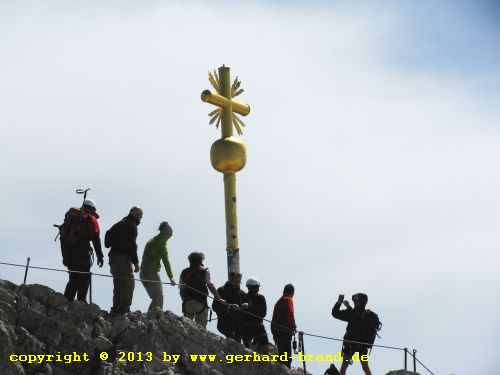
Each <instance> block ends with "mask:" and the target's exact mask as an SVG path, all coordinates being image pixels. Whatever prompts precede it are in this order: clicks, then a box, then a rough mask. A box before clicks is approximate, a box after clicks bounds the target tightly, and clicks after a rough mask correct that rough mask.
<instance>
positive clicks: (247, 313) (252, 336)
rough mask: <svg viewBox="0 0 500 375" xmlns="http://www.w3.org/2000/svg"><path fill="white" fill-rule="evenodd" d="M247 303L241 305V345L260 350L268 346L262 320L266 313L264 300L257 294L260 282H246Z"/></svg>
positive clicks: (250, 279)
mask: <svg viewBox="0 0 500 375" xmlns="http://www.w3.org/2000/svg"><path fill="white" fill-rule="evenodd" d="M246 286H247V289H248V293H247V302H245V303H243V304H242V308H243V314H242V338H243V344H244V345H245V346H246V347H247V348H250V347H251V346H252V345H253V346H254V347H255V348H262V347H263V346H264V345H267V344H269V340H268V338H267V333H266V329H265V327H264V323H263V319H264V317H265V316H266V313H267V305H266V298H265V297H264V296H263V295H262V294H259V288H260V282H259V281H258V280H257V279H255V278H253V277H251V278H249V279H248V280H247V282H246Z"/></svg>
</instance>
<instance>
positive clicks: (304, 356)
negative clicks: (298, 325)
mask: <svg viewBox="0 0 500 375" xmlns="http://www.w3.org/2000/svg"><path fill="white" fill-rule="evenodd" d="M299 346H300V351H301V352H302V366H303V367H304V375H305V374H307V372H306V349H305V348H304V332H302V331H299Z"/></svg>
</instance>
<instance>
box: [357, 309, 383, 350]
mask: <svg viewBox="0 0 500 375" xmlns="http://www.w3.org/2000/svg"><path fill="white" fill-rule="evenodd" d="M361 321H362V322H363V333H362V335H363V338H362V340H361V341H363V342H367V343H369V344H370V345H369V346H368V347H369V348H371V347H372V346H373V343H374V342H375V338H376V337H377V336H378V332H379V331H380V330H381V329H382V322H381V321H380V319H379V318H378V315H377V314H375V313H374V312H373V311H371V310H366V311H365V312H364V313H363V315H362V319H361Z"/></svg>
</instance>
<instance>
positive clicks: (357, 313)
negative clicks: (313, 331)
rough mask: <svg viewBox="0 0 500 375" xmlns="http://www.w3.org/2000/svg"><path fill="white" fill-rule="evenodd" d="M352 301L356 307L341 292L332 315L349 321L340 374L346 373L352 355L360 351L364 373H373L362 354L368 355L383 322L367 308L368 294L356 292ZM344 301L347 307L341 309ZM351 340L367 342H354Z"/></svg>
mask: <svg viewBox="0 0 500 375" xmlns="http://www.w3.org/2000/svg"><path fill="white" fill-rule="evenodd" d="M352 301H353V302H354V308H352V307H351V305H350V304H349V301H344V295H342V294H341V295H339V297H338V299H337V302H336V303H335V305H334V306H333V309H332V316H333V317H334V318H336V319H339V320H342V321H344V322H347V328H346V333H345V335H344V342H343V345H342V358H343V361H342V366H341V368H340V374H341V375H345V373H346V371H347V367H348V366H349V364H350V363H351V359H352V356H353V355H354V354H356V353H358V355H359V357H360V362H361V367H362V369H363V371H364V373H365V374H366V375H371V371H370V367H369V366H368V361H367V360H362V359H363V358H362V356H363V355H365V356H367V355H368V349H369V348H371V346H372V345H373V342H374V340H375V337H376V335H377V331H378V330H379V329H380V326H381V323H380V321H379V319H378V316H377V314H375V313H374V312H372V311H370V310H367V309H366V304H367V303H368V296H367V295H366V294H364V293H357V294H354V295H353V296H352ZM342 303H344V305H345V307H346V308H345V309H344V310H340V307H341V305H342ZM351 341H357V342H361V343H366V344H360V343H354V342H351ZM365 358H366V357H365ZM366 359H367V358H366Z"/></svg>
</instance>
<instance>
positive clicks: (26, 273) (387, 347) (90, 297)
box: [0, 257, 434, 375]
mask: <svg viewBox="0 0 500 375" xmlns="http://www.w3.org/2000/svg"><path fill="white" fill-rule="evenodd" d="M30 260H31V259H30V258H29V257H28V258H27V261H26V264H17V263H8V262H0V265H5V266H12V267H22V268H25V272H24V280H23V284H26V280H27V277H28V270H29V269H30V268H32V269H38V270H44V271H54V272H66V273H80V274H89V275H90V288H89V302H90V303H92V276H99V277H107V278H112V279H113V278H114V277H113V275H109V274H102V273H95V272H85V271H73V270H72V271H70V270H64V269H59V268H51V267H39V266H32V265H30ZM133 280H135V281H141V282H144V281H145V282H150V283H159V284H162V285H168V286H176V284H174V283H171V282H164V281H158V280H148V279H136V278H133ZM178 285H179V286H182V287H185V288H189V289H191V290H192V291H193V292H195V293H200V294H203V295H205V294H204V293H202V292H200V291H199V290H197V289H195V288H192V287H191V286H189V285H187V284H184V283H181V282H179V284H178ZM207 298H210V299H212V300H216V298H215V297H213V296H211V295H208V296H207ZM218 302H219V303H222V304H223V305H227V306H230V304H228V303H225V302H222V301H218ZM239 312H240V313H242V314H244V315H247V316H251V317H253V318H257V319H262V320H263V321H265V322H267V323H270V324H273V325H274V326H276V327H278V328H280V330H283V331H288V332H290V333H292V334H295V332H293V331H292V330H290V328H289V327H285V326H281V325H279V324H276V323H273V322H272V321H271V320H269V319H266V318H263V317H261V316H258V315H255V314H252V313H250V312H248V311H245V310H242V309H240V310H239ZM213 320H215V319H213ZM298 333H299V341H300V343H301V347H302V348H304V342H303V337H304V336H309V337H314V338H319V339H323V340H331V341H340V342H344V343H349V344H358V345H366V346H369V347H377V348H382V349H390V350H399V351H403V352H404V369H405V370H408V354H409V355H410V356H411V357H412V359H413V372H416V370H417V363H419V364H420V365H421V366H422V367H423V368H424V369H425V370H426V371H427V372H428V373H429V374H431V375H434V373H433V372H432V371H431V370H430V369H429V368H428V367H427V366H425V365H424V364H423V363H422V362H421V361H420V360H419V359H418V358H417V355H416V353H417V351H416V350H415V349H413V351H412V353H410V352H409V351H408V348H407V347H398V346H389V345H381V344H370V343H367V342H361V341H354V340H346V339H340V338H337V337H330V336H323V335H318V334H314V333H311V332H306V331H298ZM303 354H305V353H304V352H303ZM303 365H304V372H305V360H304V361H303Z"/></svg>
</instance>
